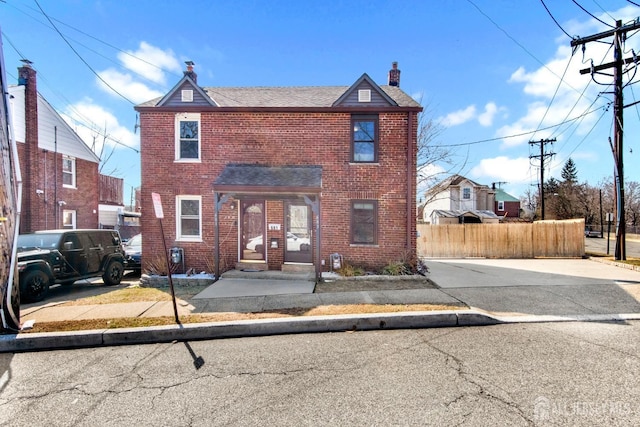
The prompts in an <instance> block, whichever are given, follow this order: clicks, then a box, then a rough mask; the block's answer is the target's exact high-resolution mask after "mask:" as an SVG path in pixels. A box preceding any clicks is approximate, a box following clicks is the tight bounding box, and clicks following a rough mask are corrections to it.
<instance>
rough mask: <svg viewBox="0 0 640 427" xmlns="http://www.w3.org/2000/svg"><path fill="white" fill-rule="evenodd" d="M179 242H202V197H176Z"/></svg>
mask: <svg viewBox="0 0 640 427" xmlns="http://www.w3.org/2000/svg"><path fill="white" fill-rule="evenodd" d="M176 210H177V212H176V217H177V218H178V220H177V221H176V236H177V240H182V241H185V240H187V241H188V240H191V241H200V240H202V197H200V196H177V197H176Z"/></svg>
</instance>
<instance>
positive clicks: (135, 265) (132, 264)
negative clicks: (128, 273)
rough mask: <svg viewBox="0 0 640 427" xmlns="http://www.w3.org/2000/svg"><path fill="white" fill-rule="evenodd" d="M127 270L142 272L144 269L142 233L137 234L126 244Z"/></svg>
mask: <svg viewBox="0 0 640 427" xmlns="http://www.w3.org/2000/svg"><path fill="white" fill-rule="evenodd" d="M124 253H125V261H126V263H127V265H126V266H125V268H126V269H127V270H133V271H137V272H140V271H141V270H142V234H136V235H135V236H133V237H132V238H130V239H129V240H128V241H127V242H126V243H125V244H124Z"/></svg>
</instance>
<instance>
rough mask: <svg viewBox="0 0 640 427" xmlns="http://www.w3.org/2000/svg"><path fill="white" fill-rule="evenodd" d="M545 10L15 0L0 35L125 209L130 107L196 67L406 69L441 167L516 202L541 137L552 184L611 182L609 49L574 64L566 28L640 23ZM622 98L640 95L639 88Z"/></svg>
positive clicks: (629, 169) (315, 79)
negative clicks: (121, 192)
mask: <svg viewBox="0 0 640 427" xmlns="http://www.w3.org/2000/svg"><path fill="white" fill-rule="evenodd" d="M544 3H545V4H546V5H547V7H548V8H549V11H550V12H551V15H553V18H555V20H556V21H557V22H558V24H559V25H558V24H556V23H555V22H554V20H553V19H552V17H551V16H550V14H549V13H548V12H547V11H546V10H545V8H544V5H543V3H542V2H541V1H539V0H519V1H513V0H445V1H417V0H416V1H412V0H405V1H402V0H391V1H381V0H366V1H359V0H352V1H347V0H345V1H338V0H325V1H284V0H269V1H266V0H265V1H257V0H256V1H250V0H246V1H216V0H207V1H198V0H194V1H190V2H178V1H162V0H151V1H149V0H136V1H124V0H113V1H111V0H100V1H88V0H38V1H37V2H36V1H35V0H4V1H3V2H0V26H1V29H2V37H3V49H4V56H5V65H6V66H7V70H8V72H7V78H8V81H9V82H10V83H16V82H17V71H16V70H17V68H18V67H19V66H20V65H21V63H20V61H19V60H20V59H21V58H27V59H29V60H30V61H32V62H33V67H34V68H35V69H36V70H37V71H38V89H39V91H40V93H41V94H43V95H44V97H45V98H46V99H47V100H48V101H49V102H50V103H51V104H52V105H53V106H54V107H55V108H56V110H58V111H59V112H60V113H62V114H63V115H64V116H65V117H66V118H67V119H68V120H69V121H70V122H71V123H72V125H73V127H74V128H75V129H76V130H77V131H78V133H79V134H80V135H81V136H82V137H83V138H84V139H85V141H86V142H87V143H88V144H89V145H90V146H91V145H93V144H94V141H95V150H96V151H97V152H98V154H99V155H100V156H101V157H102V159H103V164H102V173H105V174H110V175H114V176H118V177H121V178H124V180H125V198H128V197H129V195H130V192H131V189H132V188H133V187H136V186H138V185H140V166H139V159H140V156H139V154H138V152H137V149H138V147H139V134H138V133H135V132H134V128H135V124H136V113H135V111H134V109H133V106H134V104H138V103H141V102H144V101H147V100H149V99H152V98H154V97H157V96H162V95H163V94H165V93H166V92H167V91H169V90H170V89H171V88H172V87H173V85H174V84H175V83H177V82H178V80H179V79H180V78H181V77H182V71H183V70H184V68H185V65H184V61H186V60H191V61H194V62H195V64H196V65H195V71H196V72H197V73H198V83H199V84H200V85H202V86H316V85H332V86H333V85H345V86H349V85H351V84H352V83H354V82H355V81H356V80H357V79H358V78H359V77H360V76H361V75H362V73H365V72H366V73H367V74H368V75H369V76H371V77H372V78H373V79H374V80H375V81H376V82H377V83H378V84H386V81H387V72H388V70H389V69H390V67H391V63H392V61H398V63H399V68H400V70H401V71H402V75H401V83H400V86H401V88H402V89H403V90H404V91H405V92H407V93H408V94H410V95H411V96H413V97H415V98H416V99H417V100H419V101H420V102H421V103H422V104H423V105H424V106H425V110H426V112H427V114H428V117H429V118H432V119H433V120H434V121H436V122H437V123H439V124H440V125H441V126H442V129H443V132H442V133H440V134H439V135H438V137H437V140H436V141H435V144H437V145H441V146H446V147H449V149H450V150H452V152H453V160H454V163H455V166H454V167H453V168H452V169H451V168H450V167H447V166H443V165H433V166H432V168H431V170H435V171H442V170H448V171H450V172H452V173H460V174H462V175H465V176H467V177H469V178H471V179H473V180H475V181H477V182H479V183H481V184H486V185H491V183H492V182H506V184H502V188H504V189H505V190H506V191H508V192H509V193H511V194H512V195H514V196H516V197H519V196H521V195H523V194H524V192H525V191H527V190H529V189H534V190H535V185H536V184H537V182H538V178H539V175H540V171H539V168H538V164H539V163H538V162H536V161H533V160H530V159H529V156H530V155H535V154H539V148H537V147H531V145H530V144H529V143H528V142H529V141H531V140H535V141H537V140H540V139H542V138H556V139H557V142H556V143H555V144H554V145H553V146H548V149H549V151H553V152H555V153H556V155H555V156H554V158H553V159H552V160H550V161H547V165H548V166H549V168H547V169H546V170H545V177H549V176H555V177H559V176H560V169H561V167H562V165H563V164H564V163H565V162H566V160H567V159H568V158H569V157H571V158H572V159H573V160H574V162H575V163H576V166H577V170H578V179H579V181H581V182H582V181H587V182H589V183H590V184H591V185H597V184H598V183H599V182H600V181H601V180H603V179H605V178H607V177H610V176H611V175H612V174H613V170H614V164H613V157H612V154H611V149H610V147H609V143H608V140H607V138H608V137H609V136H611V135H612V123H613V109H612V108H609V109H608V110H607V108H606V106H607V105H608V104H609V103H610V102H611V100H612V95H610V94H607V93H606V92H607V91H611V87H610V86H606V84H609V83H611V82H612V78H611V77H609V76H598V77H597V80H598V81H599V82H601V83H605V85H598V84H596V83H594V82H591V83H590V81H591V77H590V76H589V75H586V76H582V75H580V74H579V70H580V69H583V68H588V67H589V65H590V61H591V60H593V62H594V64H596V65H597V64H600V63H602V62H603V61H604V62H607V61H610V60H611V59H612V57H611V51H610V50H608V49H609V45H608V44H604V43H589V44H587V49H586V51H585V52H584V53H583V52H582V51H581V50H577V51H576V52H575V53H574V54H573V55H572V50H571V47H570V41H571V39H570V38H569V37H568V36H567V35H566V34H564V32H563V30H564V31H566V32H567V33H568V34H571V35H572V36H582V37H585V36H588V35H592V34H594V33H598V32H601V31H605V30H608V29H609V27H607V26H606V25H605V24H604V23H607V24H613V23H614V22H615V20H618V19H619V20H622V21H623V22H625V23H626V22H629V21H631V20H633V19H636V18H637V17H638V16H640V7H636V6H635V5H634V4H633V3H640V1H636V2H630V1H625V0H579V1H577V3H578V4H579V5H581V6H582V7H583V8H584V9H585V10H586V11H585V10H583V9H581V8H580V7H579V6H578V5H576V3H575V2H573V1H571V0H545V2H544ZM43 12H44V13H43ZM587 12H589V13H587ZM592 15H593V16H592ZM49 20H51V22H53V24H55V27H56V28H54V26H53V25H52V24H51V22H49ZM600 21H603V22H604V23H602V22H600ZM60 33H61V34H62V35H61V34H60ZM629 35H630V36H631V37H629V39H628V40H627V41H626V43H625V46H624V50H625V57H630V56H632V54H633V52H640V34H638V35H635V34H634V33H629ZM607 41H611V40H610V39H609V40H607ZM632 49H633V51H632ZM563 76H564V77H563ZM633 76H634V74H633V71H631V73H630V76H628V77H633ZM562 77H563V78H562ZM628 77H626V78H625V82H627V81H628ZM561 78H562V80H561ZM638 78H640V76H638ZM585 88H586V90H585ZM603 92H605V93H603ZM634 92H638V95H637V96H636V94H635V93H634ZM624 97H625V104H629V103H632V102H634V101H636V100H638V97H640V88H638V89H635V86H634V85H629V86H627V87H626V88H625V90H624ZM624 120H625V154H624V155H625V180H627V181H629V180H633V181H640V168H638V167H637V159H636V157H637V156H640V146H639V145H640V144H639V141H638V137H637V135H638V130H639V129H638V128H639V126H638V124H639V123H640V109H639V108H636V107H630V108H626V109H625V119H624ZM567 121H568V123H566V124H564V125H561V126H557V125H558V124H560V123H563V122H567ZM543 128H548V129H546V130H539V129H543ZM536 130H537V131H536ZM105 131H106V134H107V135H108V138H107V139H106V146H104V147H103V142H104V141H105V139H104V138H103V137H102V136H101V134H104V133H105ZM520 134H523V135H521V136H518V137H514V136H513V135H520ZM96 135H97V136H96Z"/></svg>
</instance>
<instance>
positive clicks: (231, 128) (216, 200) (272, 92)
mask: <svg viewBox="0 0 640 427" xmlns="http://www.w3.org/2000/svg"><path fill="white" fill-rule="evenodd" d="M187 65H188V67H187V71H185V73H184V77H183V78H182V79H181V80H180V81H179V82H178V83H177V84H176V85H175V86H174V87H173V89H172V90H171V91H169V92H168V93H167V94H166V95H165V96H164V97H162V98H159V99H155V100H152V101H149V102H146V103H143V104H140V105H138V106H136V108H135V109H136V110H137V111H138V112H139V114H140V126H141V134H140V145H141V161H142V186H141V187H142V195H141V203H142V213H143V215H142V221H141V225H142V233H143V235H144V241H145V252H144V257H143V270H144V269H146V268H148V267H149V265H150V264H151V263H155V262H157V261H158V260H159V259H160V257H162V256H164V255H163V242H162V240H161V225H160V223H159V221H158V220H157V219H156V218H155V217H154V215H153V212H154V208H153V203H152V197H151V196H152V193H157V194H158V195H160V198H161V201H162V204H163V211H164V219H163V223H162V228H163V230H164V233H165V241H166V244H167V245H168V246H176V247H180V248H182V249H183V251H184V258H185V266H186V268H190V267H193V268H195V269H196V270H197V271H202V270H207V271H225V270H227V269H233V268H251V269H260V270H266V269H268V270H289V269H308V270H310V271H315V272H316V274H319V272H320V271H321V270H322V269H325V270H326V269H329V261H330V259H331V254H334V253H337V254H340V255H342V257H343V260H344V261H345V262H347V263H349V264H351V265H356V266H362V267H366V268H372V269H373V268H378V267H381V266H383V265H386V264H387V263H388V262H390V261H395V260H400V259H404V258H406V257H407V256H414V255H415V250H416V249H415V247H416V246H415V243H416V242H415V234H416V233H415V182H416V138H417V122H418V120H417V115H418V113H419V112H420V111H422V107H421V106H420V105H419V104H418V103H417V102H415V101H414V100H413V99H412V98H411V97H409V96H408V95H407V94H406V93H404V92H403V91H402V90H401V89H400V88H399V75H400V71H399V70H398V69H397V64H395V63H394V68H393V69H392V70H391V71H390V72H389V77H390V81H389V82H388V83H389V84H388V85H384V86H379V85H377V84H376V83H375V82H374V81H373V80H372V79H371V78H370V77H369V76H368V75H367V74H363V75H362V76H361V77H360V78H359V79H357V80H356V81H355V82H354V83H353V84H352V85H351V86H330V87H318V86H315V87H201V86H198V82H197V75H196V73H195V72H194V71H193V63H192V62H187ZM214 266H215V270H214Z"/></svg>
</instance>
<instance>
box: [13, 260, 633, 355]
mask: <svg viewBox="0 0 640 427" xmlns="http://www.w3.org/2000/svg"><path fill="white" fill-rule="evenodd" d="M427 265H428V266H429V268H430V273H429V278H430V279H431V280H432V281H433V282H435V283H436V284H437V285H438V286H439V288H437V289H412V290H396V291H361V292H336V293H310V291H309V289H311V290H312V287H309V286H308V283H302V282H299V283H297V284H296V283H292V281H283V280H281V279H269V280H261V279H247V278H224V277H223V278H222V279H221V280H220V281H219V282H218V285H220V284H223V283H224V284H226V285H228V286H230V287H231V288H238V287H241V286H250V287H251V289H252V291H251V292H256V289H260V288H263V289H271V290H273V289H275V288H277V287H278V286H283V287H284V288H283V289H286V288H287V287H291V286H293V287H294V290H293V291H290V292H298V290H300V289H304V292H305V293H286V294H276V295H253V296H236V297H216V298H208V297H206V296H207V294H206V293H205V292H202V293H201V295H200V296H199V295H196V296H195V297H193V298H191V299H189V300H186V301H182V300H178V304H177V309H178V314H179V316H185V315H188V314H203V313H216V312H241V313H242V312H254V313H257V312H264V311H267V310H279V309H287V308H303V309H305V308H313V307H317V306H321V305H347V304H439V305H442V304H457V305H459V304H460V303H463V304H465V305H466V306H468V307H469V309H461V310H448V311H438V312H402V313H383V314H358V315H341V316H308V317H294V318H291V317H289V318H278V319H263V320H243V321H234V322H215V323H207V324H202V323H199V324H184V325H171V326H163V327H151V328H135V329H133V328H132V329H107V330H96V331H81V332H67V333H65V332H59V333H58V332H56V333H46V334H44V333H42V334H36V333H30V334H18V335H4V336H0V351H1V352H7V351H30V350H36V349H49V348H68V347H78V346H97V345H116V344H132V343H152V342H163V341H172V340H195V339H212V338H221V337H232V336H257V335H268V334H283V333H302V332H328V331H344V330H368V329H391V328H423V327H449V326H472V325H491V324H498V323H505V322H543V321H576V320H581V321H625V320H633V319H640V302H639V301H640V272H638V271H635V270H631V269H626V268H620V267H618V266H615V265H612V264H605V263H598V262H595V261H593V260H588V259H561V260H557V259H533V260H488V259H463V260H460V259H455V260H433V259H432V260H428V261H427ZM247 281H249V282H247ZM281 282H288V283H281ZM296 289H298V290H296ZM258 293H264V294H266V293H268V292H266V291H265V292H259V291H258ZM203 294H204V296H205V297H202V295H203ZM158 316H171V317H173V316H174V312H173V304H172V302H171V301H162V302H135V303H125V304H103V305H85V306H63V307H60V306H57V304H55V303H52V304H45V305H42V306H37V307H35V306H33V307H30V308H28V309H25V310H23V311H22V312H21V318H22V320H23V322H25V321H28V320H34V321H36V322H50V321H61V320H74V319H78V320H79V319H108V318H117V317H158Z"/></svg>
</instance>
